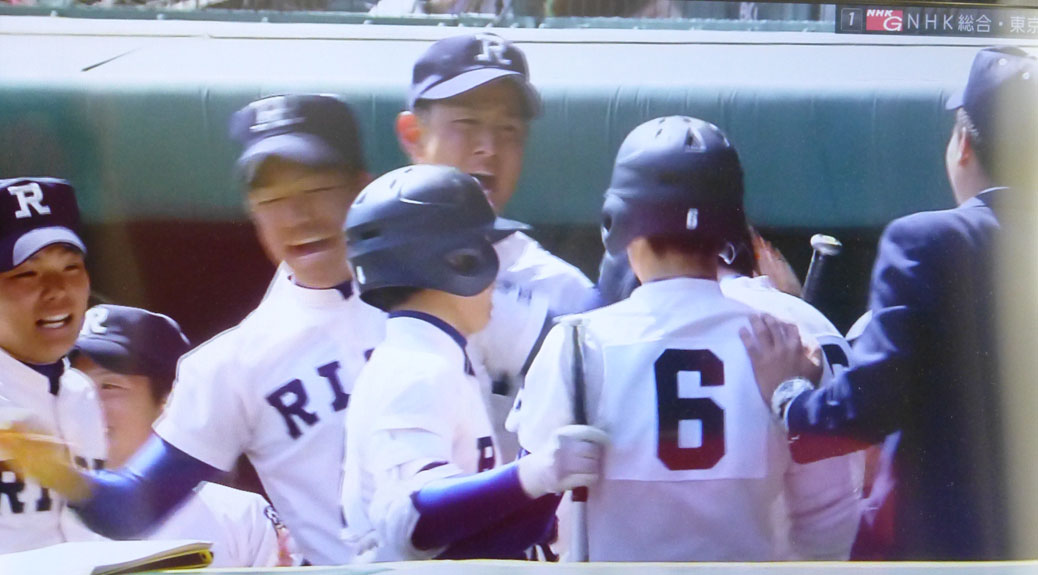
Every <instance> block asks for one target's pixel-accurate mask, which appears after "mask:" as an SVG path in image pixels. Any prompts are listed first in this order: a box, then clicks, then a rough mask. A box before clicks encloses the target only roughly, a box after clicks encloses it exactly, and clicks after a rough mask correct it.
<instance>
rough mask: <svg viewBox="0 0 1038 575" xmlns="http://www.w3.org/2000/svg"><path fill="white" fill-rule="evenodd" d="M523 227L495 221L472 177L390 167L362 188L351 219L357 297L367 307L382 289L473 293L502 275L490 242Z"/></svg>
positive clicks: (444, 170) (349, 240)
mask: <svg viewBox="0 0 1038 575" xmlns="http://www.w3.org/2000/svg"><path fill="white" fill-rule="evenodd" d="M524 228H526V226H525V225H524V224H521V223H519V222H514V221H511V220H506V219H504V218H498V217H497V216H495V215H494V210H493V208H491V207H490V202H488V201H487V198H486V195H485V194H484V193H483V188H482V187H481V186H480V184H479V182H478V181H477V180H476V179H475V178H473V177H472V176H470V175H468V174H466V173H463V172H461V171H458V170H456V169H454V168H449V167H446V166H432V165H419V166H407V167H404V168H400V169H397V170H393V171H392V172H389V173H388V174H386V175H384V176H382V177H380V178H378V179H377V180H375V181H374V182H372V183H371V184H369V185H368V186H367V187H366V188H364V190H363V191H362V192H361V193H360V195H359V196H357V199H356V201H354V202H353V206H352V207H351V208H350V211H349V215H348V216H346V241H347V243H348V244H349V253H350V265H351V266H352V268H353V274H354V277H355V278H356V280H357V283H358V284H359V286H360V297H361V299H363V300H364V301H366V302H368V303H372V302H373V300H372V294H374V293H375V292H377V291H379V290H381V289H385V288H419V289H434V290H440V291H445V292H448V293H452V294H455V295H460V296H473V295H476V294H478V293H480V292H481V291H483V290H485V289H486V288H487V286H489V285H490V284H491V283H492V282H493V281H494V278H495V277H496V276H497V270H498V259H497V253H496V252H495V251H494V247H493V243H494V242H496V241H498V240H500V239H502V238H504V237H505V236H507V235H509V234H511V233H513V232H514V231H516V230H520V229H524ZM373 305H374V304H373Z"/></svg>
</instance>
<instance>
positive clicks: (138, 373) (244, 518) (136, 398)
mask: <svg viewBox="0 0 1038 575" xmlns="http://www.w3.org/2000/svg"><path fill="white" fill-rule="evenodd" d="M188 349H190V344H189V343H188V340H187V337H185V336H184V334H183V333H182V332H181V331H180V326H178V325H177V323H176V322H175V321H173V320H172V319H170V318H168V317H166V316H164V315H159V314H155V313H151V312H148V311H145V310H143V309H138V308H131V307H123V306H118V305H99V306H95V307H92V308H90V309H89V310H87V314H86V321H85V322H84V323H83V331H82V333H81V334H80V336H79V339H78V340H77V341H76V347H75V352H74V353H73V354H72V356H71V358H72V366H73V367H74V368H76V369H77V370H79V371H81V372H82V373H84V374H85V375H86V376H87V377H89V378H90V380H91V381H93V382H94V384H95V387H96V389H97V390H98V395H99V396H100V399H101V406H102V408H103V410H104V418H105V424H106V426H107V432H108V433H107V436H108V448H109V449H108V464H109V465H110V466H112V467H120V466H122V465H123V464H124V463H125V462H126V460H127V459H129V457H130V456H131V455H133V454H134V453H135V452H136V451H137V449H138V448H140V446H141V445H143V444H144V442H145V441H147V439H148V436H149V435H150V434H151V426H152V424H153V423H154V422H155V419H157V418H158V416H159V414H160V413H161V412H162V406H163V404H164V403H165V401H166V397H167V396H168V395H169V392H170V389H171V388H172V386H173V379H174V377H175V375H176V369H177V359H179V358H180V356H181V355H183V354H184V353H186V352H187V351H188ZM276 521H278V520H277V514H276V513H275V512H274V509H273V508H272V507H270V505H269V504H267V502H266V500H265V499H263V497H261V496H260V495H257V494H255V493H250V492H246V491H239V490H237V489H231V488H230V487H225V486H223V485H219V484H216V483H208V482H206V483H202V484H201V485H199V486H198V488H196V489H195V492H194V494H193V495H191V496H189V497H188V498H187V500H186V501H184V502H183V503H181V505H180V506H179V507H177V508H176V509H175V510H174V511H173V512H172V514H171V515H169V516H168V517H166V518H165V519H163V521H162V523H161V524H159V525H158V527H157V528H156V529H154V530H152V531H150V532H148V533H147V538H149V539H155V540H171V539H201V540H204V541H210V542H212V544H213V546H212V552H213V562H212V563H211V564H210V566H211V567H270V566H274V565H277V564H278V562H279V559H280V558H279V551H280V550H279V547H278V534H277V532H276V531H275V522H276Z"/></svg>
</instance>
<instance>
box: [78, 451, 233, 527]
mask: <svg viewBox="0 0 1038 575" xmlns="http://www.w3.org/2000/svg"><path fill="white" fill-rule="evenodd" d="M219 474H220V470H219V469H217V468H215V467H212V466H210V465H208V464H206V463H203V462H201V461H199V460H197V459H195V458H193V457H191V456H190V455H188V454H186V453H184V452H183V451H180V450H179V449H177V448H176V447H173V446H172V445H170V444H169V443H166V441H165V440H163V439H162V438H161V437H159V436H157V435H154V434H152V436H151V437H150V438H148V441H146V442H145V443H144V445H143V446H141V448H140V449H138V450H137V453H136V454H135V455H134V456H133V458H131V459H130V460H129V461H128V462H127V463H126V465H124V466H123V467H122V468H120V469H118V470H115V471H100V472H98V473H96V474H91V475H87V476H86V477H87V479H88V481H89V482H90V491H91V495H90V498H89V499H87V500H86V501H82V502H79V503H76V504H75V505H71V507H72V508H73V509H74V510H75V511H76V513H77V514H79V517H80V518H81V519H82V520H83V523H85V524H86V526H87V527H89V528H90V529H91V530H93V531H95V532H97V533H100V534H101V535H104V536H105V537H108V538H110V539H129V538H133V537H136V536H138V535H140V534H141V533H143V532H145V531H147V530H149V529H150V528H152V527H153V526H154V525H155V524H156V523H158V522H159V521H160V520H161V519H162V518H163V517H165V516H166V514H167V513H169V512H170V511H171V510H172V509H173V508H174V507H176V506H177V505H178V504H179V503H180V502H181V501H183V500H184V499H185V498H186V497H187V496H188V495H189V494H190V493H191V490H192V489H194V488H195V486H196V485H198V484H199V483H200V482H202V481H207V480H210V479H213V478H215V477H217V476H218V475H219Z"/></svg>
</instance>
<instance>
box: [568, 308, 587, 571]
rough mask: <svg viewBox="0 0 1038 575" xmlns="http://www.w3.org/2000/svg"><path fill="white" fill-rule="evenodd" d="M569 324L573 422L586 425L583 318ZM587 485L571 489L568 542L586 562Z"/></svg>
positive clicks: (575, 556) (578, 558)
mask: <svg viewBox="0 0 1038 575" xmlns="http://www.w3.org/2000/svg"><path fill="white" fill-rule="evenodd" d="M568 323H569V326H570V329H571V330H572V331H571V335H572V338H573V423H576V424H577V425H587V406H586V405H585V397H586V393H587V391H586V390H587V387H586V382H585V379H584V378H585V375H584V320H583V319H581V318H574V319H572V320H570V321H569V322H568ZM587 496H588V492H587V487H578V488H576V489H574V490H573V533H572V540H571V542H570V556H571V557H572V559H573V561H580V562H587V561H588V559H589V553H588V534H587Z"/></svg>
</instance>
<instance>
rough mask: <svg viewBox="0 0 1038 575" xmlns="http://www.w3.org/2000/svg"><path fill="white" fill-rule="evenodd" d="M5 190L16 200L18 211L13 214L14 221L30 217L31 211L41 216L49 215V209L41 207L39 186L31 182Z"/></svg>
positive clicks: (41, 193)
mask: <svg viewBox="0 0 1038 575" xmlns="http://www.w3.org/2000/svg"><path fill="white" fill-rule="evenodd" d="M7 190H8V192H9V193H10V194H11V195H12V196H16V197H17V198H18V211H16V212H15V213H14V217H15V218H16V219H22V218H29V217H32V212H33V210H35V211H36V213H37V214H39V215H41V216H45V215H47V214H49V213H50V208H48V207H47V206H45V205H43V190H42V189H40V185H39V184H37V183H35V182H33V183H31V184H25V185H23V186H11V187H9V188H7Z"/></svg>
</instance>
